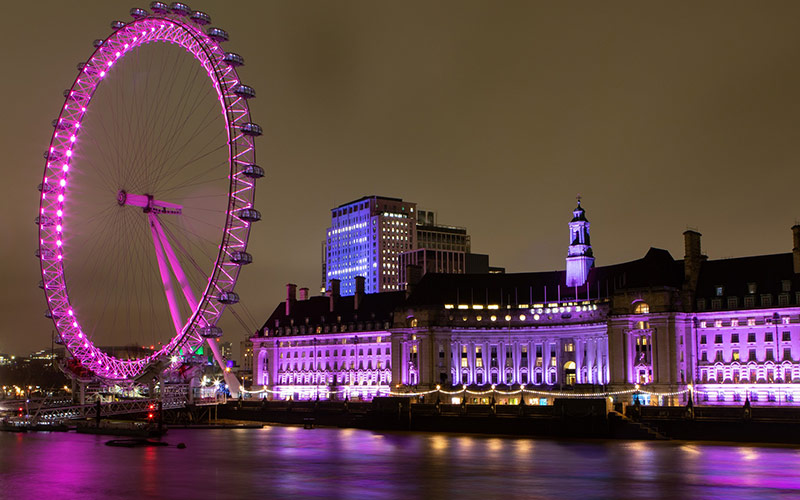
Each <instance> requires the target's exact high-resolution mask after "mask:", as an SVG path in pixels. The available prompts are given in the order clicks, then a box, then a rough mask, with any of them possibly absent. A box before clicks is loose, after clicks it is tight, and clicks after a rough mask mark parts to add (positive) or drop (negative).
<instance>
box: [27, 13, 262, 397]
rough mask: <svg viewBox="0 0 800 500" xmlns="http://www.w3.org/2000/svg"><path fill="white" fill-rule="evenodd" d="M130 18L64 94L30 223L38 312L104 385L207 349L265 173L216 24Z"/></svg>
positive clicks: (241, 256) (192, 16)
mask: <svg viewBox="0 0 800 500" xmlns="http://www.w3.org/2000/svg"><path fill="white" fill-rule="evenodd" d="M130 14H131V16H132V18H133V19H132V20H131V21H130V22H121V21H114V22H113V23H112V24H111V28H112V30H113V31H112V33H111V34H110V35H109V36H108V37H106V38H104V39H98V40H95V42H94V51H93V52H92V54H91V55H90V56H89V58H88V59H87V60H86V61H85V62H82V63H79V64H78V72H79V73H78V76H77V78H76V79H75V81H74V83H73V84H72V86H71V87H70V88H69V89H68V90H65V91H64V98H65V100H64V104H63V107H62V108H61V112H60V114H59V116H58V118H57V119H56V120H54V121H53V127H54V132H53V135H52V139H51V142H50V147H49V148H48V149H47V151H46V152H45V155H44V156H45V160H46V162H45V163H46V165H45V169H44V176H43V179H42V182H41V184H40V185H39V191H40V206H39V213H38V215H37V217H36V224H37V225H38V228H39V248H38V251H37V252H36V254H37V257H38V258H39V260H40V264H41V276H42V280H41V282H40V285H39V286H40V287H41V288H42V289H43V290H44V294H45V297H46V300H47V305H48V309H47V312H46V315H47V316H48V317H50V318H52V320H53V322H54V324H55V327H56V330H57V333H58V336H59V339H60V342H63V344H64V345H65V347H66V349H67V350H68V351H69V352H70V353H71V355H72V357H73V359H74V360H75V361H76V362H77V363H78V364H79V365H80V368H81V370H85V371H86V370H88V372H90V373H91V374H92V376H94V377H96V378H99V379H101V380H105V381H107V382H125V381H132V380H136V379H137V378H140V377H141V376H142V375H143V374H145V373H148V371H149V370H152V369H153V367H156V366H157V367H158V369H163V368H164V367H168V366H169V364H177V363H181V362H182V360H184V359H186V358H187V357H191V356H196V355H199V354H200V353H203V349H204V348H206V349H208V348H212V350H213V349H215V348H216V346H215V345H214V344H215V343H216V340H217V338H218V337H220V336H221V334H222V331H221V329H220V328H219V327H218V326H217V322H218V320H219V319H220V316H221V315H222V313H223V310H224V309H225V307H226V305H230V304H235V303H237V302H238V301H239V296H238V295H237V293H236V292H235V291H234V288H235V285H236V281H237V278H238V275H239V271H240V269H241V267H242V266H243V265H246V264H248V263H250V262H252V256H251V255H250V254H248V253H247V242H248V237H249V233H250V226H251V224H252V223H253V222H256V221H258V220H260V218H261V214H260V213H259V212H258V211H257V210H256V209H255V208H254V206H253V203H254V196H255V182H256V179H258V178H260V177H263V175H264V170H263V169H262V168H261V167H259V166H258V165H257V164H256V163H255V144H254V140H255V138H256V137H257V136H259V135H261V133H262V129H261V127H260V126H259V125H257V124H255V123H253V122H252V121H251V119H250V111H249V107H248V100H249V99H251V98H254V97H255V91H254V90H253V88H252V87H250V86H247V85H244V84H242V83H241V81H240V79H239V75H238V73H237V67H240V66H242V65H243V64H244V59H243V58H242V57H241V56H240V55H238V54H236V53H234V52H228V51H226V50H224V49H223V48H222V44H223V43H224V42H227V41H228V34H227V32H225V31H224V30H222V29H219V28H215V27H210V26H208V25H209V24H210V22H211V18H210V17H209V16H208V15H207V14H205V13H203V12H199V11H192V10H191V9H190V8H189V7H188V6H187V5H186V4H183V3H178V2H174V3H172V4H170V5H166V4H164V3H161V2H153V3H151V5H150V11H149V12H148V11H146V10H144V9H139V8H134V9H131V11H130ZM120 345H131V346H134V345H135V346H136V347H144V348H145V349H142V350H140V351H138V354H136V352H135V351H136V349H134V348H133V347H131V348H130V349H124V350H122V351H120V350H119V349H116V350H115V349H112V348H111V347H110V346H120ZM132 352H133V353H134V354H132ZM215 354H217V353H216V351H215ZM218 361H219V358H218Z"/></svg>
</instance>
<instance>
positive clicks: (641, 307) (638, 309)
mask: <svg viewBox="0 0 800 500" xmlns="http://www.w3.org/2000/svg"><path fill="white" fill-rule="evenodd" d="M633 313H634V314H648V313H650V306H649V305H648V304H647V302H637V303H636V304H635V305H634V307H633Z"/></svg>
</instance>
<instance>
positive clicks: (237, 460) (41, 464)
mask: <svg viewBox="0 0 800 500" xmlns="http://www.w3.org/2000/svg"><path fill="white" fill-rule="evenodd" d="M109 439H112V438H111V437H104V436H89V435H78V434H74V433H67V434H63V433H52V434H41V433H32V434H27V435H14V434H10V433H0V450H2V453H0V471H3V474H0V498H22V497H25V498H49V497H55V496H58V500H68V499H72V498H141V497H145V498H150V497H157V498H244V497H248V496H250V497H252V496H253V495H256V494H257V495H258V497H259V498H293V499H299V498H369V499H373V498H374V499H379V498H437V499H438V498H459V499H472V498H475V499H478V498H479V499H482V500H485V499H487V498H498V497H502V498H579V499H581V500H588V499H591V498H698V497H700V498H734V499H736V498H742V499H744V498H747V499H750V498H775V497H783V498H797V497H798V496H800V450H798V449H790V448H766V447H749V446H712V445H705V444H704V445H686V444H684V445H681V444H673V443H655V442H622V441H591V442H582V441H549V440H534V439H521V438H504V437H492V436H486V437H483V436H460V435H455V434H453V435H448V434H421V433H373V432H369V431H360V430H348V429H324V428H318V429H313V430H304V429H302V428H297V427H268V428H265V429H248V430H191V431H187V430H180V429H171V430H170V431H169V433H168V434H167V436H166V437H165V439H164V440H165V441H167V442H168V443H170V444H172V445H175V444H177V443H179V442H184V443H186V444H187V449H185V450H179V449H177V448H175V447H174V446H171V447H168V448H133V449H127V448H112V447H108V446H105V445H104V443H105V441H107V440H109ZM20 492H25V494H24V495H23V496H20V495H19V493H20Z"/></svg>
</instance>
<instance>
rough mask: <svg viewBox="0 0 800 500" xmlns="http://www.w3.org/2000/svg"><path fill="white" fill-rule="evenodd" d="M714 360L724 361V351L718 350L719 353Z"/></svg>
mask: <svg viewBox="0 0 800 500" xmlns="http://www.w3.org/2000/svg"><path fill="white" fill-rule="evenodd" d="M714 361H720V362H721V361H722V351H721V350H717V353H716V355H715V356H714Z"/></svg>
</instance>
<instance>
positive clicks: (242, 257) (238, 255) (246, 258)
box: [231, 251, 253, 266]
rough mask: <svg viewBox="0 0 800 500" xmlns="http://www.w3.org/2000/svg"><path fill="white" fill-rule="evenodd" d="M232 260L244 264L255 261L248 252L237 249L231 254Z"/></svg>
mask: <svg viewBox="0 0 800 500" xmlns="http://www.w3.org/2000/svg"><path fill="white" fill-rule="evenodd" d="M231 262H233V263H234V264H239V265H240V266H244V265H247V264H250V263H251V262H253V256H252V255H250V254H249V253H247V252H241V251H236V252H233V253H232V254H231Z"/></svg>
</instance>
